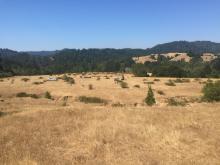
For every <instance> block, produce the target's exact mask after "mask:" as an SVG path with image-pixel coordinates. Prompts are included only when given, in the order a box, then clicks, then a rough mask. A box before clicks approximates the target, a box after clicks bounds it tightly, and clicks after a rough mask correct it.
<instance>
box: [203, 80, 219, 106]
mask: <svg viewBox="0 0 220 165" xmlns="http://www.w3.org/2000/svg"><path fill="white" fill-rule="evenodd" d="M202 92H203V100H204V101H208V102H213V101H220V81H217V82H215V83H207V84H206V85H205V86H204V87H203V89H202Z"/></svg>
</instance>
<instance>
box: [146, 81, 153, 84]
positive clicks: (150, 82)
mask: <svg viewBox="0 0 220 165" xmlns="http://www.w3.org/2000/svg"><path fill="white" fill-rule="evenodd" d="M146 84H148V85H151V84H154V82H152V81H149V82H146Z"/></svg>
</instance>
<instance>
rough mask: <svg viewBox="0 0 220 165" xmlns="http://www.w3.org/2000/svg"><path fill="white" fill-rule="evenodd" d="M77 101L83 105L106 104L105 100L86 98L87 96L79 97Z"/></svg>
mask: <svg viewBox="0 0 220 165" xmlns="http://www.w3.org/2000/svg"><path fill="white" fill-rule="evenodd" d="M78 100H79V101H80V102H83V103H86V104H88V103H96V104H107V100H104V99H101V98H99V97H87V96H80V97H78Z"/></svg>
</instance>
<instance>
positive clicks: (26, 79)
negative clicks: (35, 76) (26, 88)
mask: <svg viewBox="0 0 220 165" xmlns="http://www.w3.org/2000/svg"><path fill="white" fill-rule="evenodd" d="M21 81H24V82H28V81H30V79H29V78H22V79H21Z"/></svg>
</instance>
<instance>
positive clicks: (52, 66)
mask: <svg viewBox="0 0 220 165" xmlns="http://www.w3.org/2000/svg"><path fill="white" fill-rule="evenodd" d="M169 52H187V53H190V54H191V57H194V58H193V60H192V61H191V62H190V63H184V62H182V61H179V62H170V61H167V59H166V58H165V59H164V58H161V59H160V60H158V62H156V63H153V64H142V65H141V64H135V63H134V61H133V60H132V57H134V56H140V55H148V54H151V53H155V54H157V53H158V54H160V53H169ZM207 52H210V53H214V54H219V53H220V44H218V43H213V42H208V41H198V42H186V41H178V42H171V43H166V44H161V45H157V46H155V47H153V48H151V49H64V50H60V51H56V52H46V54H45V52H43V54H41V52H34V55H33V52H32V53H31V54H30V53H29V52H17V51H12V50H9V49H0V77H3V76H10V75H36V74H57V73H66V72H121V71H125V70H126V68H131V69H132V70H133V71H134V72H135V73H136V75H145V74H146V72H153V73H154V74H155V75H159V76H188V77H189V76H194V77H207V76H215V77H217V76H220V58H217V59H216V60H213V61H212V62H210V63H204V62H202V61H201V59H199V58H198V56H200V55H201V54H202V53H207ZM171 66H172V67H171ZM173 66H175V67H174V68H173ZM169 67H171V68H169ZM175 68H176V69H175ZM176 70H177V71H178V72H176V73H175V74H172V72H174V71H176ZM162 72H163V74H162ZM203 73H205V74H203Z"/></svg>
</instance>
